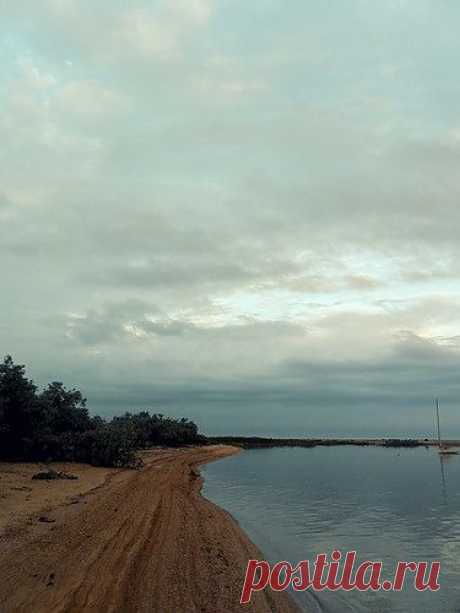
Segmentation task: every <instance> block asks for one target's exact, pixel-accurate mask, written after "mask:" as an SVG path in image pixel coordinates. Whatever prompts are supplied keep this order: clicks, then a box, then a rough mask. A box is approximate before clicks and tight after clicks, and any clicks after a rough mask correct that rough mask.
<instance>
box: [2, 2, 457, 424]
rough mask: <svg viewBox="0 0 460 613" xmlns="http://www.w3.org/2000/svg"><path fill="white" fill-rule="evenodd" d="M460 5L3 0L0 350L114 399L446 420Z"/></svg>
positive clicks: (452, 332)
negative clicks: (436, 403)
mask: <svg viewBox="0 0 460 613" xmlns="http://www.w3.org/2000/svg"><path fill="white" fill-rule="evenodd" d="M459 12H460V9H457V8H455V7H454V6H453V5H452V4H446V5H443V6H442V7H440V6H439V3H435V2H432V1H429V0H424V1H418V2H412V1H406V2H387V3H384V6H378V7H377V6H376V5H375V4H372V5H371V3H369V2H366V1H364V0H355V1H354V2H352V3H350V4H349V5H347V7H345V5H340V6H339V4H338V3H337V4H334V5H333V6H332V7H329V6H328V7H326V6H324V7H323V6H322V5H320V4H318V3H316V2H315V3H314V2H300V1H299V2H297V1H296V2H293V3H291V4H290V5H289V7H288V8H287V7H286V6H285V4H283V3H281V2H279V1H278V0H266V1H264V2H259V3H256V5H254V6H252V5H251V6H249V7H248V6H247V4H246V3H242V2H239V1H237V2H232V3H228V2H224V1H221V0H214V1H212V0H181V1H180V2H177V0H176V1H174V2H173V1H172V0H161V1H158V2H154V3H147V2H142V1H140V0H139V1H138V0H136V1H133V2H130V3H123V2H113V1H111V2H108V1H101V2H98V3H97V5H94V3H93V2H89V1H86V0H81V1H79V2H75V1H74V0H39V1H37V2H34V3H33V5H31V4H30V3H25V2H22V1H19V2H15V3H14V4H11V3H10V6H2V7H0V24H1V25H0V34H1V42H0V44H1V49H2V57H3V58H4V61H3V65H4V70H3V72H2V75H1V76H0V94H1V98H2V113H1V115H0V137H1V138H2V142H3V143H6V145H7V146H4V147H3V148H2V149H1V150H0V162H1V163H0V256H1V261H2V264H3V266H2V284H1V285H2V288H1V311H2V317H1V321H0V344H1V347H3V351H4V353H7V352H9V353H12V354H13V355H14V357H15V358H16V359H17V360H18V361H23V362H26V363H27V364H28V365H29V366H30V371H31V375H33V377H34V378H35V379H36V380H37V381H38V382H40V383H43V382H45V381H47V380H48V379H63V380H64V381H65V382H68V383H69V384H72V385H78V386H80V387H81V388H83V390H84V391H85V394H86V395H87V396H88V398H89V401H90V404H91V406H92V408H94V410H98V411H102V412H104V413H105V414H111V413H114V412H119V411H121V410H124V409H131V408H139V407H149V406H150V407H153V408H159V407H164V408H166V409H167V410H169V411H170V412H172V413H185V414H189V415H191V416H192V417H195V418H197V419H198V420H199V421H200V422H201V424H202V426H203V428H204V429H205V430H207V431H209V432H252V433H257V432H265V433H284V434H288V433H296V432H301V433H309V432H312V433H328V432H333V433H395V434H398V433H411V432H414V433H425V432H428V434H431V430H430V428H431V427H432V420H431V417H432V415H431V405H430V403H431V402H432V397H433V396H434V395H438V394H439V395H441V396H442V397H443V403H444V406H445V412H446V415H445V421H446V427H448V428H449V429H450V431H452V433H456V434H457V435H460V430H457V431H455V432H454V430H455V419H456V406H457V402H458V400H459V385H458V383H457V372H458V365H459V347H458V345H459V332H458V330H459V323H460V322H459V319H460V316H459V315H458V313H459V312H460V311H459V308H458V307H459V302H460V296H459V290H458V287H459V285H458V282H459V278H458V277H459V272H458V270H459V269H458V266H457V262H458V256H459V246H458V236H457V234H458V228H459V225H460V209H459V207H458V199H459V196H460V178H459V174H458V172H456V170H457V166H458V161H459V159H460V125H459V124H458V116H457V113H456V110H457V108H458V101H459V94H460V92H459V91H458V90H459V86H458V84H457V80H456V79H455V78H454V75H455V72H454V70H455V61H454V59H455V57H456V54H457V52H458V46H459V43H458V36H457V32H456V29H455V27H454V24H455V23H456V18H458V17H459V15H457V13H459ZM440 27H442V31H443V36H442V39H440V38H439V35H438V32H439V28H440Z"/></svg>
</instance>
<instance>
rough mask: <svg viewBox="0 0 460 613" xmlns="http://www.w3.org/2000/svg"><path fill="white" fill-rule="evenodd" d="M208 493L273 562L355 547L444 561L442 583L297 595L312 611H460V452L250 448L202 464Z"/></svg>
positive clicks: (394, 558) (388, 562)
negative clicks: (421, 587)
mask: <svg viewBox="0 0 460 613" xmlns="http://www.w3.org/2000/svg"><path fill="white" fill-rule="evenodd" d="M202 474H203V476H204V478H205V482H204V487H203V494H204V495H205V496H206V497H207V498H209V499H210V500H211V501H213V502H215V503H216V504H218V505H220V506H221V507H223V508H225V509H226V510H227V511H229V512H230V513H231V514H232V516H233V517H234V518H235V519H236V520H237V522H238V523H239V524H240V526H241V527H242V528H243V529H244V530H245V531H246V533H247V534H248V535H249V537H250V538H251V539H252V540H253V542H255V543H256V545H257V546H258V547H259V548H260V549H261V550H262V552H263V554H264V556H265V559H266V560H268V561H269V562H271V563H274V562H277V561H280V560H287V561H289V562H291V563H292V564H293V565H295V564H297V563H298V562H299V561H300V560H310V562H311V564H312V563H314V561H315V558H316V556H317V555H318V554H320V553H326V554H328V558H329V559H330V554H331V553H332V551H334V550H338V551H340V552H342V554H343V555H345V553H346V552H348V551H356V552H357V560H358V563H359V561H364V560H373V561H382V562H383V568H384V571H383V576H382V578H383V579H386V578H388V579H391V578H392V575H393V574H394V571H395V568H396V564H397V562H398V561H400V560H401V561H408V562H410V561H427V562H429V563H431V562H432V561H438V560H439V561H440V563H441V573H440V577H439V583H440V589H439V590H438V591H436V592H430V591H423V592H419V591H417V590H416V589H415V588H414V585H413V580H411V573H410V572H409V573H408V580H407V581H406V585H405V587H404V589H403V590H402V591H401V592H393V591H387V592H385V591H383V590H380V591H366V592H358V591H356V590H352V591H344V590H338V591H328V590H325V591H314V590H312V589H309V590H307V591H306V592H300V593H299V592H296V593H294V594H293V597H295V598H296V599H297V601H298V603H299V604H300V606H301V607H302V608H303V609H304V610H305V611H308V612H309V613H314V612H331V613H346V612H348V611H353V612H357V613H361V612H362V613H364V612H365V613H369V612H370V613H387V612H395V613H410V612H412V611H413V612H414V613H459V612H460V455H459V456H445V457H442V456H440V455H439V454H438V453H437V450H436V449H435V448H426V447H417V448H412V449H406V448H382V447H372V446H369V447H354V446H335V447H314V448H309V449H308V448H271V449H254V450H244V451H242V452H241V453H240V454H238V455H235V456H231V457H228V458H224V459H222V460H219V461H217V462H213V463H211V464H208V465H206V466H204V467H203V468H202Z"/></svg>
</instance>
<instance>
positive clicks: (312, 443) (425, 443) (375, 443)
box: [208, 436, 460, 449]
mask: <svg viewBox="0 0 460 613" xmlns="http://www.w3.org/2000/svg"><path fill="white" fill-rule="evenodd" d="M208 440H209V441H210V443H211V444H212V445H230V446H234V447H240V448H242V449H263V448H266V449H269V448H274V447H303V448H305V449H310V448H313V447H336V446H347V445H349V446H354V447H397V448H400V447H404V448H412V447H437V446H438V444H439V443H438V440H437V439H434V438H390V437H388V438H365V437H363V438H325V437H322V438H289V437H286V438H272V437H264V436H209V437H208ZM442 444H443V445H445V446H447V447H460V440H459V439H446V440H443V441H442Z"/></svg>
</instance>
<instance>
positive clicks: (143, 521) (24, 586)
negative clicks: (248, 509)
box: [0, 446, 300, 613]
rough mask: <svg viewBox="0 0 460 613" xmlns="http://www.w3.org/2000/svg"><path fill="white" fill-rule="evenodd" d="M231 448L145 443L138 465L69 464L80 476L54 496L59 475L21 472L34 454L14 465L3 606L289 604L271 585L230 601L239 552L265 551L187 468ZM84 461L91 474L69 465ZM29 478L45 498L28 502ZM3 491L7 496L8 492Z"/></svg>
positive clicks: (188, 609)
mask: <svg viewBox="0 0 460 613" xmlns="http://www.w3.org/2000/svg"><path fill="white" fill-rule="evenodd" d="M239 451H240V449H238V448H235V447H229V446H209V447H195V448H185V449H177V450H171V449H158V450H151V451H146V452H143V453H142V456H143V459H144V462H145V466H144V468H143V469H141V470H138V471H133V470H121V469H120V470H119V469H106V470H104V472H103V473H102V472H101V471H100V469H95V468H94V469H93V467H83V468H82V465H74V466H73V468H74V469H75V470H74V472H75V474H77V476H79V479H78V480H75V481H67V482H65V487H66V488H67V490H68V491H67V492H66V495H65V496H63V495H62V489H61V488H62V487H63V484H64V482H63V481H52V482H41V483H37V482H35V481H30V470H32V468H34V467H35V468H37V469H38V470H39V469H40V465H38V464H37V465H33V464H32V465H27V466H28V467H29V469H30V470H29V472H28V471H25V470H24V469H23V470H19V471H18V473H20V475H19V476H18V477H17V480H18V481H17V484H16V486H13V485H11V484H10V485H9V488H10V490H11V492H10V493H11V497H12V498H11V499H10V502H12V501H13V502H12V504H13V507H12V508H16V509H17V513H16V514H15V518H16V522H15V523H14V522H13V520H12V516H11V515H10V516H8V517H6V516H5V517H4V518H3V519H4V521H3V523H2V524H0V609H1V610H2V612H4V613H13V612H19V611H24V612H25V611H30V610H33V611H34V613H45V612H46V613H58V612H59V613H67V612H75V613H77V612H79V613H81V612H84V611H104V612H105V611H107V612H108V611H111V612H120V613H125V612H126V613H131V612H132V613H134V612H144V611H145V612H147V611H148V612H151V613H155V612H158V613H165V611H174V613H176V612H177V613H195V612H196V613H198V612H200V613H231V612H233V611H235V612H239V611H251V612H254V613H266V612H267V613H268V612H272V613H274V612H279V613H299V612H300V609H299V607H298V605H297V604H296V603H295V602H294V601H293V600H292V599H291V597H290V596H288V595H287V594H286V593H275V592H272V591H270V590H267V591H264V592H259V593H257V594H254V597H253V600H252V601H251V603H250V604H249V605H245V606H242V605H240V604H239V597H240V593H241V588H242V585H243V580H244V572H245V569H246V562H247V560H248V559H249V558H258V559H263V557H264V556H263V554H262V553H261V552H260V551H259V550H258V548H257V547H256V546H255V545H254V544H253V543H252V541H251V540H250V539H249V537H248V536H247V535H246V533H245V532H244V531H243V530H242V529H241V528H240V526H239V525H238V523H237V522H236V521H235V520H234V519H233V517H232V516H231V515H230V514H229V513H228V512H227V511H225V510H224V509H221V508H220V507H218V506H217V505H215V504H214V503H212V502H211V501H209V500H208V499H207V498H205V497H204V496H202V495H201V488H202V484H203V478H202V476H201V475H200V473H199V472H198V468H199V466H201V465H203V464H205V463H208V462H211V461H214V460H217V459H221V458H224V457H227V456H229V455H233V454H235V453H238V452H239ZM9 466H10V467H11V465H9ZM15 466H17V467H19V469H20V467H21V465H19V464H18V465H15ZM23 466H24V465H23ZM31 467H32V468H31ZM67 467H68V470H69V471H70V472H72V465H67ZM69 467H70V468H69ZM4 468H5V464H3V465H2V464H0V484H2V483H3V484H4V483H5V474H4V473H2V469H4ZM92 470H94V471H98V470H99V474H98V475H97V479H96V480H95V481H94V482H93V481H88V479H87V480H86V481H84V479H83V478H82V476H81V475H80V474H78V471H83V472H84V471H86V473H87V474H86V476H87V477H88V473H91V471H92ZM13 472H14V471H13ZM8 474H9V475H10V478H11V479H13V477H14V475H13V476H12V475H11V470H10V472H9V473H8ZM92 485H93V486H94V487H92ZM23 488H27V489H23ZM72 488H73V489H72ZM85 488H86V489H85ZM39 489H41V490H43V491H45V493H46V496H45V497H44V498H43V501H44V502H46V505H47V506H45V507H43V508H38V507H37V505H35V507H32V508H31V512H28V510H29V507H28V505H30V502H31V500H33V499H34V496H36V491H38V490H39ZM18 495H23V497H24V500H23V502H22V503H19V502H18ZM2 497H3V500H2V502H3V503H4V504H5V505H7V504H8V500H9V498H8V492H6V491H3V492H2ZM27 498H28V499H29V500H28V502H26V499H27ZM38 506H39V505H38ZM43 517H45V521H44V520H43ZM13 524H14V525H13Z"/></svg>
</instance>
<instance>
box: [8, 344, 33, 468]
mask: <svg viewBox="0 0 460 613" xmlns="http://www.w3.org/2000/svg"><path fill="white" fill-rule="evenodd" d="M36 389H37V388H36V387H35V385H34V384H33V382H32V381H29V379H27V378H26V376H25V366H24V365H22V364H21V365H20V364H15V363H14V362H13V358H12V357H11V356H10V355H7V356H6V357H5V359H4V360H3V363H2V364H0V454H1V455H2V456H3V457H19V456H22V455H23V452H24V445H25V441H26V439H27V438H29V437H30V436H31V435H32V433H33V431H34V428H35V427H36V426H37V422H39V420H40V409H39V406H38V404H37V397H36V394H35V392H36Z"/></svg>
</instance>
